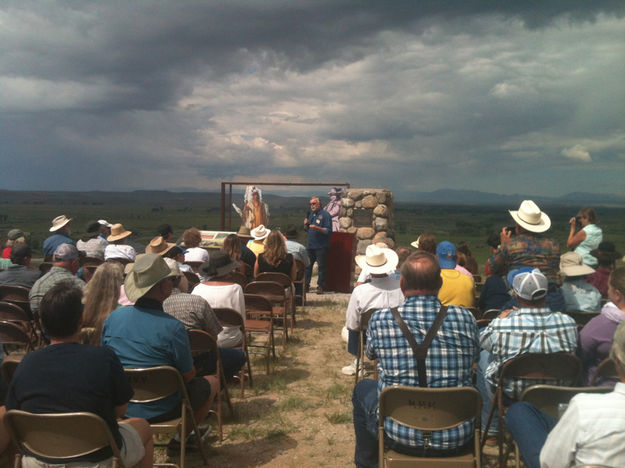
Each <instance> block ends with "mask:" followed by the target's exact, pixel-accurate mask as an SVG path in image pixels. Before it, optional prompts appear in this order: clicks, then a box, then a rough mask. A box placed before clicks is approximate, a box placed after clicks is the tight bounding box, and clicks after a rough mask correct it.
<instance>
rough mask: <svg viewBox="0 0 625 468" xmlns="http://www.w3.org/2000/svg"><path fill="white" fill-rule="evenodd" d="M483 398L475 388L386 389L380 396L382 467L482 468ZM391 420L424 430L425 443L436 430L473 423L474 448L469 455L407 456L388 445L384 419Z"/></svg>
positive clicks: (380, 450)
mask: <svg viewBox="0 0 625 468" xmlns="http://www.w3.org/2000/svg"><path fill="white" fill-rule="evenodd" d="M481 409H482V398H481V396H480V393H479V392H478V391H477V390H476V389H475V388H473V387H445V388H420V387H406V386H391V387H386V388H385V389H384V390H382V393H380V405H379V418H378V444H379V454H378V456H379V466H380V468H387V467H388V468H392V467H407V466H411V467H415V468H418V467H421V468H427V467H431V466H438V467H441V468H452V467H453V468H479V467H480V466H481V452H480V411H481ZM386 418H391V419H393V420H394V421H396V422H398V423H400V424H403V425H404V426H409V427H412V428H413V429H418V430H420V431H423V437H424V439H425V440H428V439H431V437H432V431H441V430H444V429H451V428H454V427H458V426H460V425H461V424H463V423H465V422H467V421H473V428H474V440H473V447H472V450H470V451H469V452H468V453H466V454H462V455H458V456H453V457H444V458H434V457H415V456H412V455H405V454H402V453H399V452H396V451H394V450H387V449H385V446H384V420H385V419H386Z"/></svg>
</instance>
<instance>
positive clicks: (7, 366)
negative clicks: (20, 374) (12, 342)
mask: <svg viewBox="0 0 625 468" xmlns="http://www.w3.org/2000/svg"><path fill="white" fill-rule="evenodd" d="M23 357H24V356H23V355H20V354H11V355H10V356H5V358H4V359H3V360H2V366H1V367H0V372H1V373H2V377H4V382H5V383H6V384H7V385H8V384H10V383H11V380H13V374H15V369H17V366H19V365H20V362H22V358H23Z"/></svg>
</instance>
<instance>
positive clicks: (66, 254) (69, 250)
mask: <svg viewBox="0 0 625 468" xmlns="http://www.w3.org/2000/svg"><path fill="white" fill-rule="evenodd" d="M84 256H85V253H84V252H81V251H80V250H78V249H77V248H76V246H75V245H72V244H61V245H59V246H58V247H57V248H56V250H55V251H54V261H55V262H69V261H70V260H75V259H77V258H80V257H84Z"/></svg>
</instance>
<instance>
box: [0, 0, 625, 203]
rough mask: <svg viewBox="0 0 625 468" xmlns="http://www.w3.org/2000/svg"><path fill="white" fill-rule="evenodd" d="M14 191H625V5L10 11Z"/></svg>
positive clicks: (9, 165) (160, 4)
mask: <svg viewBox="0 0 625 468" xmlns="http://www.w3.org/2000/svg"><path fill="white" fill-rule="evenodd" d="M0 48H1V49H0V50H1V51H2V53H0V160H1V161H0V162H1V164H2V172H1V174H2V177H1V179H0V180H1V182H0V188H4V189H28V190H134V189H184V188H194V189H202V190H213V189H216V188H218V186H219V181H220V180H222V179H226V180H237V179H238V180H249V179H254V178H257V179H260V180H267V179H271V180H274V181H276V180H280V181H298V182H307V181H319V182H322V181H331V182H333V181H347V182H349V183H351V184H352V186H377V187H382V186H385V187H388V188H390V189H391V190H393V191H394V192H395V194H396V195H397V196H399V197H405V196H406V194H407V193H409V192H411V191H431V190H436V189H440V188H459V189H473V190H481V191H485V192H494V193H509V192H517V193H535V194H537V195H547V196H557V195H562V194H565V193H569V192H579V191H582V192H594V193H620V194H623V193H625V183H624V181H625V84H624V83H625V82H624V78H623V77H624V76H625V2H622V1H621V0H605V1H603V0H596V1H584V0H545V1H539V2H527V1H521V0H517V1H506V2H492V1H486V0H481V1H478V0H462V1H455V2H454V1H448V2H443V1H436V0H430V1H401V2H399V1H398V2H378V1H375V2H374V1H365V2H354V1H351V2H350V1H343V0H315V1H312V0H311V1H291V0H280V1H274V0H262V1H237V0H232V1H227V2H221V1H181V2H172V1H165V0H161V1H156V0H154V1H151V0H150V1H141V2H133V1H130V0H126V1H122V0H111V1H105V2H102V1H86V0H85V1H82V0H81V1H78V2H77V1H61V0H59V1H52V2H50V1H44V0H41V1H31V0H3V1H2V2H1V3H0Z"/></svg>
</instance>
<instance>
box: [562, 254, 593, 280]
mask: <svg viewBox="0 0 625 468" xmlns="http://www.w3.org/2000/svg"><path fill="white" fill-rule="evenodd" d="M594 272H595V269H594V268H591V267H589V266H588V265H584V262H583V260H582V256H581V255H580V254H578V253H576V252H567V253H565V254H563V255H562V256H561V257H560V273H562V274H563V275H564V276H583V275H591V274H593V273H594Z"/></svg>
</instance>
